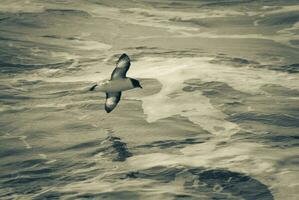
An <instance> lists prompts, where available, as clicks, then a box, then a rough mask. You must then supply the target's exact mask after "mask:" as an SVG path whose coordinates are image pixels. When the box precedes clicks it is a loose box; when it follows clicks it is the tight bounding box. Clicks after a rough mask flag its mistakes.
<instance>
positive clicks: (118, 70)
mask: <svg viewBox="0 0 299 200" xmlns="http://www.w3.org/2000/svg"><path fill="white" fill-rule="evenodd" d="M130 65H131V63H130V58H129V56H127V55H126V54H122V55H121V56H120V58H119V59H118V61H117V63H116V67H115V69H114V70H113V72H112V74H111V78H110V80H107V81H103V82H100V83H99V84H95V85H94V86H92V87H91V88H90V91H93V90H95V88H97V90H99V91H101V92H105V93H106V103H105V110H106V112H107V113H109V112H111V111H112V110H113V109H114V108H115V107H116V105H117V104H118V102H119V101H120V97H121V92H122V91H126V90H131V89H134V88H142V87H141V85H140V83H139V81H138V80H136V79H133V78H129V77H126V73H127V71H128V70H129V68H130Z"/></svg>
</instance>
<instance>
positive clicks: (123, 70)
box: [111, 53, 131, 80]
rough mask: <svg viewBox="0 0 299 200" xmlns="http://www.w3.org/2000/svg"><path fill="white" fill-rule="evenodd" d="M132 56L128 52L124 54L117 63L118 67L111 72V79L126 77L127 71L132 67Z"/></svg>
mask: <svg viewBox="0 0 299 200" xmlns="http://www.w3.org/2000/svg"><path fill="white" fill-rule="evenodd" d="M130 65H131V63H130V58H129V56H128V55H127V54H125V53H124V54H122V55H121V56H120V57H119V59H118V61H117V63H116V67H115V69H114V70H113V72H112V74H111V80H113V79H119V78H126V74H127V71H128V70H129V68H130Z"/></svg>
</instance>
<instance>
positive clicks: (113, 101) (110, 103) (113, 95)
mask: <svg viewBox="0 0 299 200" xmlns="http://www.w3.org/2000/svg"><path fill="white" fill-rule="evenodd" d="M120 97H121V92H107V93H106V102H105V110H106V112H107V113H110V112H111V111H112V110H113V109H114V108H115V107H116V105H117V104H118V102H119V101H120Z"/></svg>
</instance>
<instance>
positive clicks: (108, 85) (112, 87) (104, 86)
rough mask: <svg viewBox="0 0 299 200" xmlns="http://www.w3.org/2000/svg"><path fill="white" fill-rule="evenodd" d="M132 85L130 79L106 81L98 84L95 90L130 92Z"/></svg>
mask: <svg viewBox="0 0 299 200" xmlns="http://www.w3.org/2000/svg"><path fill="white" fill-rule="evenodd" d="M133 88H134V85H133V83H132V81H131V79H130V78H123V79H115V80H107V81H103V82H100V83H99V84H98V86H97V90H99V91H101V92H119V91H126V90H131V89H133Z"/></svg>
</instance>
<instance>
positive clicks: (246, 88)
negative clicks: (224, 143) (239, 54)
mask: <svg viewBox="0 0 299 200" xmlns="http://www.w3.org/2000/svg"><path fill="white" fill-rule="evenodd" d="M211 60H212V58H207V57H198V58H145V59H142V60H140V61H138V62H135V63H134V70H130V71H129V72H128V76H131V77H140V78H155V79H158V80H159V81H160V82H161V83H162V89H161V91H160V92H159V93H157V94H154V95H151V96H147V97H141V98H139V99H140V100H142V107H143V110H144V113H145V114H146V115H147V121H148V122H154V121H157V120H159V119H163V118H167V117H170V116H173V115H177V114H179V115H182V116H185V117H187V118H189V120H191V121H192V122H194V123H196V124H199V125H200V126H202V127H203V128H204V129H206V130H208V131H210V132H211V133H214V134H219V133H227V134H233V133H235V132H237V131H238V126H237V125H236V124H233V123H231V122H228V121H226V120H224V119H225V117H226V116H225V114H224V113H222V112H221V111H219V110H217V109H216V108H214V107H213V106H212V105H211V104H210V102H209V99H208V98H207V97H205V96H203V95H202V94H201V93H200V92H199V91H197V92H182V88H183V87H184V86H185V85H184V84H183V83H184V81H186V80H189V79H200V80H201V81H203V82H210V81H220V82H224V83H227V84H228V85H230V86H231V87H233V88H234V89H236V90H239V91H243V92H248V93H260V92H261V90H260V87H261V86H263V85H264V84H277V83H279V84H280V85H282V86H285V87H289V88H294V89H299V81H298V79H297V75H290V74H286V73H278V72H274V71H270V70H267V69H255V68H245V67H242V68H236V67H232V66H229V65H223V64H212V63H209V61H211ZM176 92H178V93H177V95H176V96H175V97H169V95H170V94H172V93H176ZM215 125H217V126H222V127H223V128H224V130H214V126H215Z"/></svg>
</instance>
